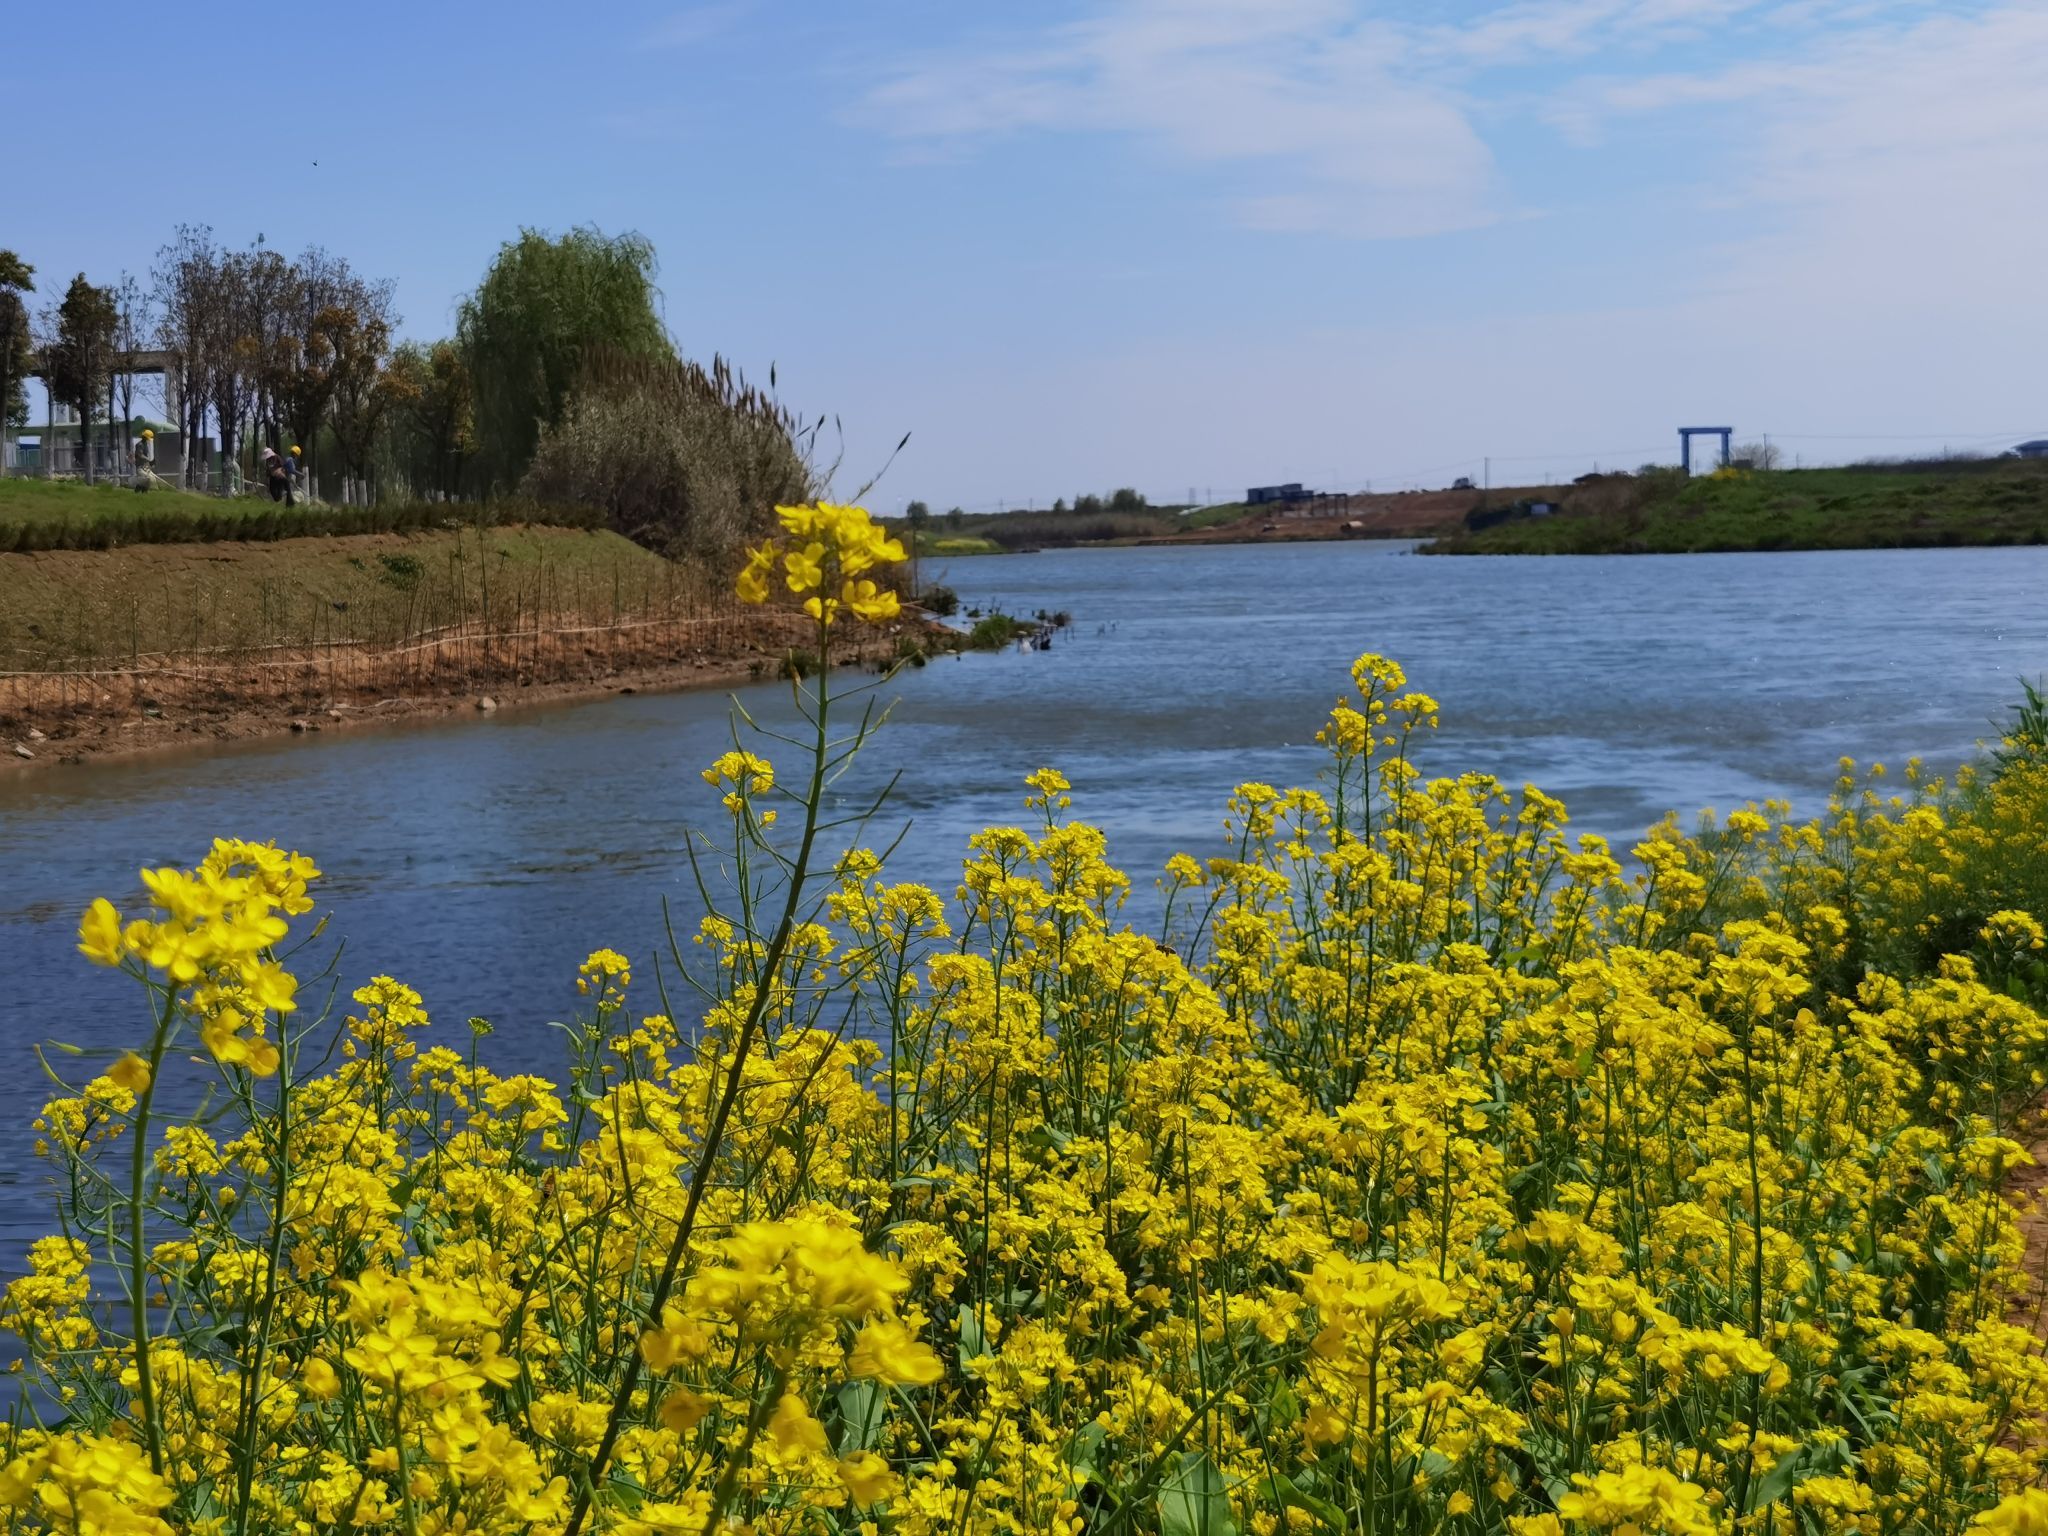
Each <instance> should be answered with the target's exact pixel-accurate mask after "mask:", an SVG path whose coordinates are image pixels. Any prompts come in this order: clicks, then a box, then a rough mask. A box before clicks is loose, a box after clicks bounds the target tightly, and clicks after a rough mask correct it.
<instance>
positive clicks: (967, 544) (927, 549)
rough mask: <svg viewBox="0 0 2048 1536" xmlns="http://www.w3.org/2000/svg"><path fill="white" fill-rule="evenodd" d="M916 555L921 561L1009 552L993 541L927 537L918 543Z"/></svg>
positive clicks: (950, 536) (955, 536) (961, 537)
mask: <svg viewBox="0 0 2048 1536" xmlns="http://www.w3.org/2000/svg"><path fill="white" fill-rule="evenodd" d="M917 553H918V555H919V557H920V558H921V559H926V560H942V559H946V558H949V557H953V556H961V555H1007V554H1008V553H1009V551H1008V550H1007V549H1005V548H1003V546H1002V545H1000V544H998V543H997V542H996V541H995V540H994V539H974V538H967V537H964V536H957V535H949V536H947V537H944V538H936V539H935V538H932V537H930V536H929V535H927V536H926V537H925V538H923V539H921V540H919V541H918V546H917Z"/></svg>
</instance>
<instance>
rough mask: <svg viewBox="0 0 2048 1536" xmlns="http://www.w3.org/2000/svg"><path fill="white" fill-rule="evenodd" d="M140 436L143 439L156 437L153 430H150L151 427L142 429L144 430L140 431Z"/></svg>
mask: <svg viewBox="0 0 2048 1536" xmlns="http://www.w3.org/2000/svg"><path fill="white" fill-rule="evenodd" d="M142 435H143V436H144V437H155V436H156V431H155V429H154V428H151V427H144V428H143V429H142Z"/></svg>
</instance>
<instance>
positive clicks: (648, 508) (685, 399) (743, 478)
mask: <svg viewBox="0 0 2048 1536" xmlns="http://www.w3.org/2000/svg"><path fill="white" fill-rule="evenodd" d="M523 489H524V492H525V494H526V495H528V496H530V497H532V498H533V499H535V500H537V501H545V502H549V503H563V504H568V505H575V506H583V507H591V508H596V509H598V510H599V511H601V512H602V514H603V516H604V518H605V520H606V522H607V523H608V524H609V526H610V527H611V528H613V529H614V530H615V531H617V532H619V533H622V534H625V535H626V536H627V537H628V538H630V539H633V540H634V541H635V542H637V543H641V544H644V545H646V546H647V547H648V548H650V549H656V550H659V551H661V552H662V553H664V554H671V555H683V554H692V555H705V556H713V557H719V556H725V555H729V554H731V553H732V552H733V551H734V550H735V549H737V548H738V547H739V545H740V544H741V543H742V542H743V541H745V540H747V539H750V538H754V537H757V536H758V535H760V534H761V533H763V532H765V531H766V530H767V529H768V528H769V527H771V526H772V525H773V518H774V509H775V507H776V506H778V505H783V504H795V503H799V502H802V501H804V500H806V499H807V498H808V496H809V494H810V471H809V468H808V467H807V465H806V464H805V463H804V460H803V457H802V454H801V453H800V452H799V450H798V446H797V440H796V434H795V430H794V427H793V423H792V422H791V421H790V419H789V418H788V416H787V415H786V413H784V412H783V411H782V410H781V409H780V408H779V407H778V406H776V405H775V404H774V403H773V402H772V401H770V400H769V399H768V398H767V397H766V396H764V395H761V394H760V393H758V392H757V391H754V390H753V389H751V388H750V387H748V386H747V385H746V384H745V383H744V381H741V380H738V379H737V378H735V377H734V376H733V375H732V374H730V372H729V371H727V370H726V368H725V365H724V364H723V363H722V362H720V363H716V364H714V367H713V369H712V370H711V371H710V372H707V371H706V370H704V369H703V368H701V367H699V366H697V365H696V364H694V363H686V362H653V363H647V362H632V361H628V360H618V359H614V360H611V361H609V362H605V363H602V364H600V365H598V366H595V367H593V368H592V369H590V370H588V371H586V373H585V375H584V378H583V382H582V383H581V384H580V385H579V387H578V388H577V390H576V392H575V394H574V395H572V396H571V398H570V400H569V403H568V405H567V407H566V409H565V410H564V412H563V414H562V419H561V421H560V422H559V423H558V424H556V425H555V426H553V427H550V428H549V429H547V430H546V431H545V432H543V433H542V434H541V439H540V447H539V449H538V451H537V452H536V454H535V456H534V460H533V467H532V469H531V470H529V471H528V472H527V475H526V479H525V481H524V483H523Z"/></svg>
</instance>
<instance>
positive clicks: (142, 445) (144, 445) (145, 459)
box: [128, 427, 156, 491]
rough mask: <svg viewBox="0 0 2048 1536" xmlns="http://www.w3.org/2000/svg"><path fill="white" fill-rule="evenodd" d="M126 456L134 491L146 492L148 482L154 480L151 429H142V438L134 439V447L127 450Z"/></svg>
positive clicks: (154, 451)
mask: <svg viewBox="0 0 2048 1536" xmlns="http://www.w3.org/2000/svg"><path fill="white" fill-rule="evenodd" d="M128 454H129V463H130V467H131V468H133V470H134V474H133V475H132V476H131V477H130V478H131V479H132V480H133V482H134V485H135V489H136V490H138V491H146V490H148V489H149V482H150V481H151V480H153V479H155V478H156V475H155V472H154V469H153V466H154V465H155V463H156V433H155V432H154V431H153V430H152V429H151V428H149V427H144V428H143V429H142V436H140V437H138V438H137V439H135V446H134V447H133V448H131V449H129V451H128Z"/></svg>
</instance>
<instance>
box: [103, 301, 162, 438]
mask: <svg viewBox="0 0 2048 1536" xmlns="http://www.w3.org/2000/svg"><path fill="white" fill-rule="evenodd" d="M112 293H113V298H114V366H113V373H112V377H111V378H110V379H109V381H108V384H109V388H108V392H107V418H108V420H110V421H118V422H120V423H121V447H122V449H123V450H125V449H126V448H127V446H128V440H129V437H130V435H131V433H132V432H133V431H134V423H135V354H136V353H138V352H140V351H142V350H143V348H144V347H145V346H146V345H147V344H148V338H149V336H150V333H151V327H152V317H151V314H150V302H149V295H148V294H146V293H145V292H143V289H142V284H141V283H139V282H137V281H136V280H135V278H134V276H133V274H131V273H127V272H123V273H122V274H121V280H120V281H119V282H117V283H116V284H114V286H113V289H112Z"/></svg>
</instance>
